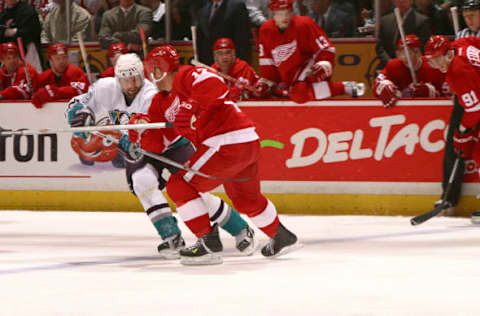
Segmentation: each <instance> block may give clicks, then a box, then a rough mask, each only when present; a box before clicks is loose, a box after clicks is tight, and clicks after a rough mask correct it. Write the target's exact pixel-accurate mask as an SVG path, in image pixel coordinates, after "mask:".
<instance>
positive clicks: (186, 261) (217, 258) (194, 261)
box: [180, 253, 223, 266]
mask: <svg viewBox="0 0 480 316" xmlns="http://www.w3.org/2000/svg"><path fill="white" fill-rule="evenodd" d="M180 263H181V264H183V265H186V266H201V265H213V264H221V263H223V257H222V256H221V255H220V254H218V253H209V254H206V255H204V256H201V257H183V256H180Z"/></svg>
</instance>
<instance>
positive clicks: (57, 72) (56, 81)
mask: <svg viewBox="0 0 480 316" xmlns="http://www.w3.org/2000/svg"><path fill="white" fill-rule="evenodd" d="M48 61H49V62H50V66H51V67H52V68H50V69H48V70H46V71H44V72H43V73H41V74H40V76H39V80H38V82H39V83H38V85H39V87H41V88H40V89H38V90H37V91H36V92H35V93H34V94H33V98H32V103H33V105H34V106H35V107H36V108H39V109H40V108H42V107H43V105H44V104H45V103H47V102H52V101H55V100H61V99H71V98H73V97H74V96H76V95H79V94H82V93H85V92H87V90H88V86H89V82H88V79H87V76H86V75H85V73H84V72H83V70H82V69H81V68H79V67H77V66H74V65H70V64H69V63H68V49H67V47H66V46H65V45H63V44H54V45H50V46H49V47H48Z"/></svg>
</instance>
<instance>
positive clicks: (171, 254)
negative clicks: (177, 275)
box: [157, 235, 185, 260]
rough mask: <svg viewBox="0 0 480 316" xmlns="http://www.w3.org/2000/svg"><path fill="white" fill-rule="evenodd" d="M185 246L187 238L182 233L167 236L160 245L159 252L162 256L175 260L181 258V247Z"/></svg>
mask: <svg viewBox="0 0 480 316" xmlns="http://www.w3.org/2000/svg"><path fill="white" fill-rule="evenodd" d="M184 247H185V240H183V237H182V236H181V235H173V236H171V237H168V238H166V239H165V240H164V241H163V242H162V243H161V244H160V245H158V247H157V249H158V253H159V254H160V256H161V257H163V258H165V259H168V260H173V259H180V253H179V251H180V249H183V248H184Z"/></svg>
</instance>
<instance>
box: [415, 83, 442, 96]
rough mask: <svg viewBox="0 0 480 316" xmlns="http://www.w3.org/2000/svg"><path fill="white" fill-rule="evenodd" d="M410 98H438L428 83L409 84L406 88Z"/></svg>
mask: <svg viewBox="0 0 480 316" xmlns="http://www.w3.org/2000/svg"><path fill="white" fill-rule="evenodd" d="M408 90H409V91H410V95H411V96H412V98H434V97H436V96H438V93H437V89H435V87H434V86H433V85H432V84H431V83H428V82H419V83H417V84H416V85H414V84H413V83H411V84H410V85H409V86H408Z"/></svg>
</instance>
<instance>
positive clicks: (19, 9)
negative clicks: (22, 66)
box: [0, 0, 42, 71]
mask: <svg viewBox="0 0 480 316" xmlns="http://www.w3.org/2000/svg"><path fill="white" fill-rule="evenodd" d="M5 2H6V3H7V9H6V10H4V11H2V12H0V42H1V43H7V42H14V43H16V42H17V38H18V37H21V38H22V40H23V45H24V47H25V50H26V52H25V53H26V59H27V61H28V62H29V63H30V64H31V65H32V66H33V67H34V68H35V69H37V71H41V70H42V64H41V61H40V55H39V52H40V33H41V31H42V26H41V25H40V21H39V19H38V15H37V12H36V11H35V9H34V8H33V7H32V6H31V5H30V4H28V3H26V2H22V1H20V0H5Z"/></svg>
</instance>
